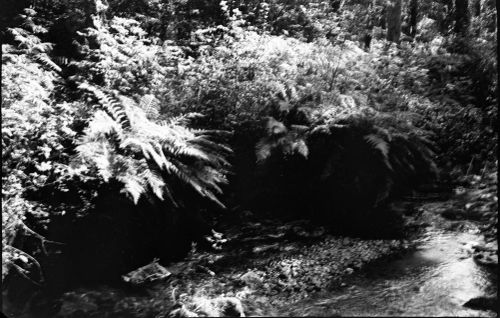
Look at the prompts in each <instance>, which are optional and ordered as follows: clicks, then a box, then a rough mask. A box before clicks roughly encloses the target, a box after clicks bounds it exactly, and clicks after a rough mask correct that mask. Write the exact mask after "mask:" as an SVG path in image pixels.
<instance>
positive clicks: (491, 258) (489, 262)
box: [474, 252, 498, 267]
mask: <svg viewBox="0 0 500 318" xmlns="http://www.w3.org/2000/svg"><path fill="white" fill-rule="evenodd" d="M474 261H476V263H478V264H480V265H484V266H492V267H495V266H498V255H496V254H493V253H487V252H477V253H475V254H474Z"/></svg>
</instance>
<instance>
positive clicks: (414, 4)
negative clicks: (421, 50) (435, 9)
mask: <svg viewBox="0 0 500 318" xmlns="http://www.w3.org/2000/svg"><path fill="white" fill-rule="evenodd" d="M409 9H410V10H409V11H410V12H409V15H410V36H411V37H412V38H414V37H415V35H416V34H417V16H418V0H410V8H409Z"/></svg>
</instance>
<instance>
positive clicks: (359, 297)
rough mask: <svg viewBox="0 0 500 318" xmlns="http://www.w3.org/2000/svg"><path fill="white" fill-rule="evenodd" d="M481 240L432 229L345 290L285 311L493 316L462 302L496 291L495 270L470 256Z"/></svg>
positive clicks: (353, 280)
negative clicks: (410, 248) (399, 255)
mask: <svg viewBox="0 0 500 318" xmlns="http://www.w3.org/2000/svg"><path fill="white" fill-rule="evenodd" d="M477 241H480V236H479V235H477V234H475V233H474V231H470V232H468V233H459V232H450V231H443V230H436V229H434V230H430V231H429V232H427V234H426V235H425V236H424V237H423V238H422V239H421V240H420V242H419V244H418V247H417V249H416V250H415V251H413V252H411V253H409V254H408V255H406V256H404V257H402V258H400V259H397V260H393V261H389V262H380V263H378V264H372V265H371V266H368V267H367V268H366V269H365V270H364V271H362V272H360V273H358V274H355V275H353V276H352V277H350V278H349V279H347V280H346V281H345V283H346V286H345V287H344V288H342V289H340V290H335V291H330V292H323V293H321V294H318V295H315V296H313V297H311V298H309V299H307V300H304V301H301V302H299V303H297V304H295V305H293V306H287V308H284V309H283V312H282V314H283V315H287V316H288V315H298V316H304V315H308V316H312V315H317V316H332V315H334V314H337V313H338V314H340V315H342V316H461V317H463V316H474V317H478V316H481V317H483V316H484V317H494V316H496V315H497V314H496V313H495V312H493V311H482V310H473V309H469V308H466V307H464V306H463V304H464V303H465V302H466V301H468V300H469V299H471V298H473V297H478V296H484V295H485V294H495V295H496V292H497V287H496V286H497V275H496V273H494V272H493V271H491V270H489V269H487V268H484V267H482V266H479V265H477V264H476V263H475V262H474V260H473V259H472V257H470V254H469V253H470V245H471V244H473V242H477Z"/></svg>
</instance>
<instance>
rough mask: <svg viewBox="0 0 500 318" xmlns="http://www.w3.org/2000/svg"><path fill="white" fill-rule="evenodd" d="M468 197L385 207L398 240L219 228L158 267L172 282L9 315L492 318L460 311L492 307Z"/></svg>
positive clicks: (42, 302)
mask: <svg viewBox="0 0 500 318" xmlns="http://www.w3.org/2000/svg"><path fill="white" fill-rule="evenodd" d="M474 189H475V188H472V187H471V188H468V189H466V193H468V194H467V195H465V196H464V193H461V192H460V190H459V191H458V193H457V191H455V193H452V194H431V195H426V196H423V197H422V196H419V197H413V198H411V199H410V198H408V200H407V201H405V202H400V203H399V204H396V205H393V208H400V209H404V211H403V212H402V213H403V214H404V220H405V228H406V229H407V230H408V233H409V234H408V235H407V236H406V237H404V238H399V239H376V240H375V239H361V238H354V237H339V236H332V235H327V234H326V233H325V229H324V228H323V227H321V226H313V225H312V224H310V223H309V222H307V221H294V222H288V223H285V224H283V223H278V221H276V220H274V221H273V220H261V221H260V222H256V221H253V222H251V221H248V222H246V225H245V226H244V227H240V228H239V229H238V230H236V229H233V230H228V232H227V233H226V234H227V239H228V242H227V243H226V245H227V246H226V248H224V249H223V250H221V251H220V252H219V253H213V252H199V251H193V252H192V253H191V254H190V255H189V257H188V258H186V259H185V260H184V261H182V262H178V263H175V264H170V265H169V266H166V269H167V270H168V271H169V272H170V273H171V275H170V276H169V277H168V278H167V279H166V280H164V281H159V282H155V283H150V284H147V285H142V286H135V287H133V286H130V285H127V284H125V283H124V284H120V285H113V286H110V285H100V286H86V287H83V286H82V287H80V288H75V289H73V290H70V291H67V292H65V293H64V294H63V295H62V296H61V297H58V298H57V299H52V300H48V299H43V297H34V298H33V300H32V305H33V306H31V307H32V310H31V312H30V313H28V312H26V313H25V314H24V315H17V316H18V317H53V316H56V317H167V316H169V314H170V315H178V316H179V315H180V316H189V315H198V316H214V315H216V316H217V315H219V316H223V315H233V316H234V315H239V314H240V313H244V315H247V316H290V315H298V316H336V315H341V316H343V315H348V316H351V315H369V316H372V315H415V314H422V313H426V314H428V315H458V316H487V317H491V316H495V315H496V314H495V312H493V311H492V310H491V308H490V309H488V308H484V306H483V308H477V307H478V306H476V308H474V309H473V308H466V307H464V306H463V305H464V304H465V303H467V302H468V301H469V300H471V299H474V298H477V297H483V296H486V297H489V299H490V302H491V301H493V302H495V301H496V280H497V276H496V273H494V272H493V271H494V269H496V268H497V266H498V265H497V264H498V258H496V264H495V256H497V254H496V253H497V252H496V251H497V249H496V250H495V248H496V247H495V246H494V243H493V242H492V240H491V231H492V229H491V226H487V223H488V222H490V221H491V220H489V219H488V218H487V217H491V215H488V216H487V217H485V218H466V217H464V215H465V216H466V215H467V214H464V213H463V209H459V207H460V206H461V205H463V204H468V203H470V202H471V201H469V202H468V203H464V202H466V201H467V200H469V199H470V198H471V195H476V197H477V191H476V190H477V189H476V190H474ZM474 191H476V192H474ZM490 192H491V191H490ZM474 193H475V194H474ZM488 193H489V192H488ZM484 194H485V193H482V194H480V195H483V198H486V199H489V201H492V197H486V196H484ZM464 198H468V199H467V200H465V199H464ZM464 200H465V201H464ZM474 202H478V201H474ZM476 206H479V205H478V204H476ZM466 210H467V209H466ZM468 210H471V211H472V209H470V206H469V209H468ZM468 210H467V211H468ZM453 211H455V213H452V212H453ZM470 215H474V213H470ZM485 251H486V252H485ZM485 253H486V254H485ZM479 254H484V255H485V256H483V257H480V258H478V257H477V255H479ZM482 258H484V259H487V260H488V261H487V262H484V261H482ZM443 286H444V287H443ZM366 299H369V301H366ZM472 307H474V306H472ZM479 307H481V306H479ZM486 307H488V306H486ZM37 308H38V310H37ZM174 308H177V310H174V311H172V309H174ZM33 309H35V310H36V311H34V310H33ZM228 310H229V311H228ZM17 313H18V314H19V311H18V312H17ZM34 313H35V314H34Z"/></svg>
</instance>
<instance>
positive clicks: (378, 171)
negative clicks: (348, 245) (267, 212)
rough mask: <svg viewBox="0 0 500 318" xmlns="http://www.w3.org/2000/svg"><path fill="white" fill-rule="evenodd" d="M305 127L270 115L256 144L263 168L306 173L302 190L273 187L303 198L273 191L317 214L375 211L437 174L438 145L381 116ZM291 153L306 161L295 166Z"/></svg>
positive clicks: (352, 117) (351, 117) (301, 183)
mask: <svg viewBox="0 0 500 318" xmlns="http://www.w3.org/2000/svg"><path fill="white" fill-rule="evenodd" d="M300 127H301V129H300V130H299V131H297V129H296V128H295V127H292V125H290V127H287V126H286V125H284V124H283V123H281V122H279V121H277V120H275V119H273V118H271V119H269V120H268V122H267V127H266V128H267V129H266V133H265V135H264V136H263V137H262V138H261V140H260V141H259V142H258V143H257V145H256V157H257V162H258V163H259V164H260V166H263V165H268V166H269V165H271V166H272V167H266V171H268V173H272V171H273V169H274V170H279V171H280V174H281V175H284V176H283V177H280V178H278V179H276V180H278V182H279V180H291V179H290V178H292V177H291V176H288V177H287V176H286V175H287V174H290V175H297V176H298V175H301V177H300V178H299V179H300V180H299V181H294V182H295V183H296V186H297V187H299V188H300V189H295V190H294V189H291V190H290V189H289V186H287V187H285V185H282V186H276V185H273V187H275V188H278V189H279V188H282V189H287V190H286V191H288V192H289V193H293V195H294V196H296V195H297V193H300V195H301V197H300V198H293V197H291V196H290V195H288V196H287V194H286V193H278V194H276V193H274V192H272V193H273V196H274V197H280V198H282V200H284V201H293V202H295V201H296V200H299V199H300V200H299V201H310V202H312V204H311V206H310V209H312V210H311V211H309V213H311V215H314V214H322V215H323V217H324V216H326V217H327V218H328V220H331V218H330V216H329V215H331V214H332V213H333V214H335V212H334V211H335V210H337V213H340V211H341V210H345V211H346V212H344V213H347V214H348V215H351V216H352V215H355V214H356V213H361V212H363V213H365V212H369V211H370V210H371V209H375V208H377V207H378V206H380V205H382V204H384V203H386V202H388V200H390V199H391V198H393V197H396V196H398V195H400V194H402V193H403V192H404V191H407V190H411V189H414V188H415V187H416V186H418V185H419V184H420V183H423V182H427V181H430V180H432V178H435V177H436V176H437V167H436V164H435V163H434V157H435V154H434V151H433V145H432V143H430V142H429V141H428V140H427V139H426V138H425V136H423V135H422V134H419V133H417V132H418V131H417V130H413V129H412V128H411V127H406V126H404V125H403V124H401V123H399V122H396V121H394V120H392V121H391V120H389V119H387V118H385V117H384V116H381V115H380V114H376V113H375V114H371V115H366V114H365V115H351V116H346V117H343V118H336V119H330V120H328V121H326V122H325V121H316V122H314V123H312V124H311V125H309V127H304V126H300ZM291 156H295V157H296V158H297V156H300V157H302V158H303V159H305V160H302V161H293V163H292V165H290V164H289V163H287V160H286V158H287V157H288V158H289V157H291ZM283 167H284V168H283ZM286 167H288V168H286ZM308 191H310V192H308ZM282 204H283V206H288V207H290V206H291V207H293V206H299V203H296V204H290V203H289V202H282ZM302 208H303V207H302ZM320 210H324V211H320ZM299 213H303V211H302V212H299ZM353 213H354V214H353Z"/></svg>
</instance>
